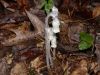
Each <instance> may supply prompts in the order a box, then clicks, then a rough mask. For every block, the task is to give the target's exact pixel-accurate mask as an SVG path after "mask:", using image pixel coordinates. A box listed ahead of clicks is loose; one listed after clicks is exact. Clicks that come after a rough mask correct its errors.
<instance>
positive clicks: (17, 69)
mask: <svg viewBox="0 0 100 75" xmlns="http://www.w3.org/2000/svg"><path fill="white" fill-rule="evenodd" d="M27 68H28V66H27V65H26V64H25V63H24V62H19V63H16V65H15V66H14V67H13V68H12V69H11V73H10V75H27V74H28V72H27Z"/></svg>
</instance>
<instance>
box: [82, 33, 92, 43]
mask: <svg viewBox="0 0 100 75" xmlns="http://www.w3.org/2000/svg"><path fill="white" fill-rule="evenodd" d="M93 40H94V39H93V37H92V35H90V34H88V33H85V32H81V33H80V41H85V42H87V43H92V42H93Z"/></svg>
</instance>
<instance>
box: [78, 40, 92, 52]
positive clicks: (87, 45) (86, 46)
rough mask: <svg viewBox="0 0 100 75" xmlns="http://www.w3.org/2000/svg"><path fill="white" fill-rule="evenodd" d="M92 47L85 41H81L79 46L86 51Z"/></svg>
mask: <svg viewBox="0 0 100 75" xmlns="http://www.w3.org/2000/svg"><path fill="white" fill-rule="evenodd" d="M90 47H91V44H88V43H86V42H85V41H81V42H80V44H79V49H80V50H85V49H88V48H90Z"/></svg>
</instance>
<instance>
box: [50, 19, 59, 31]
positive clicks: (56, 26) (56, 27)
mask: <svg viewBox="0 0 100 75" xmlns="http://www.w3.org/2000/svg"><path fill="white" fill-rule="evenodd" d="M52 26H53V28H52V30H53V32H54V33H58V32H60V28H59V26H60V21H59V19H58V18H54V19H53V21H52Z"/></svg>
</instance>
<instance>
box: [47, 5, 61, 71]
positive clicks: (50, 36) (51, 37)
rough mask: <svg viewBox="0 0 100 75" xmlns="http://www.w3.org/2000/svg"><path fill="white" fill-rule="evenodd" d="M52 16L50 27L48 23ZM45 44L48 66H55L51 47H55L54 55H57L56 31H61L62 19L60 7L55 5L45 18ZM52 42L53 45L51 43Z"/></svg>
mask: <svg viewBox="0 0 100 75" xmlns="http://www.w3.org/2000/svg"><path fill="white" fill-rule="evenodd" d="M50 17H52V18H53V21H52V26H53V27H52V28H51V27H49V24H48V19H49V18H50ZM45 24H46V25H45V46H46V63H47V67H48V68H49V69H50V67H52V66H53V59H52V56H51V48H53V50H54V51H53V57H54V56H55V49H56V47H57V42H56V36H55V33H58V32H60V29H59V25H60V21H59V19H58V9H57V8H56V7H55V6H53V8H52V12H51V13H50V14H48V15H47V17H46V19H45ZM50 44H51V45H50Z"/></svg>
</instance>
